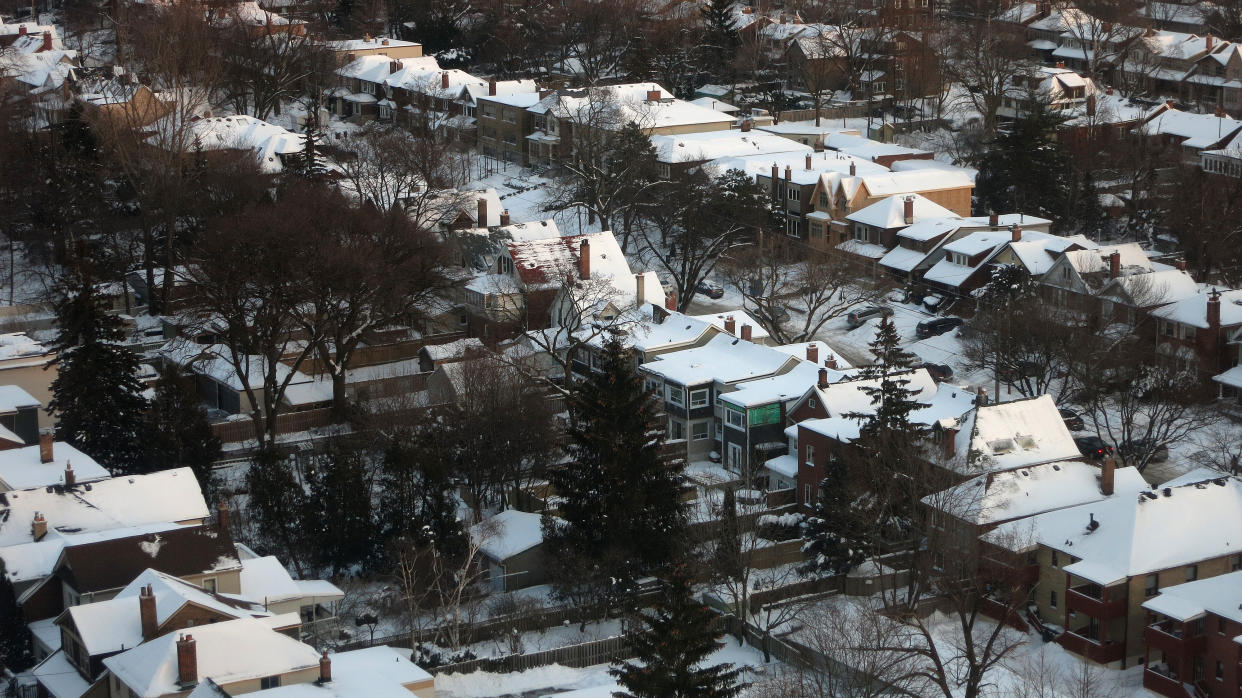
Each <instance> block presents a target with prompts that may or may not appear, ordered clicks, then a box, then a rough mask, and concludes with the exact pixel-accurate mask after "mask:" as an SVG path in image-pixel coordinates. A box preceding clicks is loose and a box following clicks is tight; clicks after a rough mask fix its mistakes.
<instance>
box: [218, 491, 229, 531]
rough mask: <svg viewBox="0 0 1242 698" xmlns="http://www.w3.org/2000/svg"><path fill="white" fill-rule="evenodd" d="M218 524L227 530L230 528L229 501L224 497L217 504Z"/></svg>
mask: <svg viewBox="0 0 1242 698" xmlns="http://www.w3.org/2000/svg"><path fill="white" fill-rule="evenodd" d="M216 524H217V525H218V526H219V527H220V528H222V529H224V530H226V531H227V530H228V529H229V503H228V502H226V501H225V500H224V498H223V497H221V498H220V503H219V504H218V505H216Z"/></svg>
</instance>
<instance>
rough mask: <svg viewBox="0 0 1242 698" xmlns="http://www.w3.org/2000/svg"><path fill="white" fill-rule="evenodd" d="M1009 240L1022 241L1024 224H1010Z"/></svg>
mask: <svg viewBox="0 0 1242 698" xmlns="http://www.w3.org/2000/svg"><path fill="white" fill-rule="evenodd" d="M1009 241H1010V242H1022V226H1020V225H1017V224H1014V225H1011V226H1009Z"/></svg>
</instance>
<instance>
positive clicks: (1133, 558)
mask: <svg viewBox="0 0 1242 698" xmlns="http://www.w3.org/2000/svg"><path fill="white" fill-rule="evenodd" d="M1092 518H1094V520H1095V521H1096V523H1097V524H1098V525H1097V526H1095V527H1093V528H1089V527H1088V523H1089V522H1090V521H1091V519H1092ZM1018 527H1020V528H1018ZM1021 529H1025V530H1027V531H1029V532H1030V534H1031V538H1032V540H1033V541H1035V542H1038V543H1040V544H1042V545H1045V546H1047V547H1050V548H1054V549H1056V550H1060V551H1062V552H1064V553H1067V554H1069V555H1072V556H1073V557H1075V558H1078V562H1075V563H1073V564H1070V565H1067V566H1066V567H1065V568H1064V570H1065V572H1067V573H1069V574H1072V575H1074V576H1077V577H1081V578H1083V579H1086V580H1088V581H1091V582H1095V583H1096V584H1100V585H1103V586H1109V585H1112V584H1117V583H1119V582H1122V581H1124V580H1126V579H1127V578H1129V577H1135V576H1139V575H1145V574H1148V573H1151V572H1156V571H1159V570H1167V569H1171V568H1176V567H1181V566H1183V565H1188V564H1192V563H1196V562H1200V561H1203V560H1209V559H1212V558H1217V557H1223V556H1226V555H1233V554H1236V553H1237V552H1238V550H1239V546H1240V545H1242V483H1240V482H1239V481H1238V480H1237V478H1233V477H1224V476H1222V477H1220V478H1217V479H1216V480H1211V481H1208V482H1201V483H1197V484H1192V485H1183V486H1180V487H1170V488H1162V489H1160V490H1159V491H1156V492H1147V493H1144V494H1141V495H1138V496H1136V497H1114V498H1110V499H1107V500H1104V501H1100V502H1093V503H1091V504H1084V505H1080V506H1076V507H1071V508H1068V509H1062V510H1059V511H1054V512H1049V513H1047V514H1041V515H1039V516H1035V517H1032V518H1030V519H1027V520H1025V521H1023V522H1015V523H1014V524H1006V525H1004V526H1001V527H1000V528H998V529H997V531H996V532H995V533H996V534H997V535H996V537H994V538H993V536H992V534H989V538H992V539H995V540H1003V539H1004V538H1005V537H1006V536H1007V535H1013V534H1014V533H1015V532H1018V531H1019V530H1021Z"/></svg>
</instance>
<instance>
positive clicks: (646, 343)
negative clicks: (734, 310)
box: [587, 299, 712, 352]
mask: <svg viewBox="0 0 1242 698" xmlns="http://www.w3.org/2000/svg"><path fill="white" fill-rule="evenodd" d="M653 300H658V299H653ZM640 310H643V311H645V310H646V309H645V308H644V309H640ZM711 326H712V324H711V323H709V322H706V321H704V320H700V319H698V318H694V317H691V316H689V315H683V314H682V313H679V312H677V311H670V312H669V314H668V317H666V318H665V319H664V321H663V322H656V321H655V320H654V319H651V318H650V317H649V316H648V317H645V318H643V319H641V320H638V321H635V322H633V323H630V325H628V326H627V327H626V333H625V334H624V335H622V336H621V337H619V339H620V341H621V344H622V345H623V346H628V347H633V348H635V349H637V350H639V351H644V352H648V351H656V350H659V349H665V348H668V347H675V346H679V345H682V344H692V343H694V342H697V341H698V340H699V339H700V338H701V337H703V336H704V335H705V334H707V333H708V331H709V330H710V328H711ZM607 339H608V338H607V337H605V336H603V335H602V334H599V333H595V334H593V336H591V337H590V338H589V339H588V340H587V343H588V344H590V345H592V346H603V344H604V342H605V341H606V340H607Z"/></svg>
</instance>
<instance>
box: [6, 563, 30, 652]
mask: <svg viewBox="0 0 1242 698" xmlns="http://www.w3.org/2000/svg"><path fill="white" fill-rule="evenodd" d="M33 648H34V644H33V637H32V636H31V634H30V628H28V627H27V626H26V618H25V614H24V613H22V607H21V605H20V604H18V603H17V593H16V591H15V590H14V589H13V582H12V581H11V580H9V575H8V572H7V571H6V570H5V568H4V560H0V670H3V669H8V670H9V671H12V672H13V673H15V674H16V673H18V672H20V671H25V670H27V669H29V668H30V667H31V666H34V663H35V658H34V650H33Z"/></svg>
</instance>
